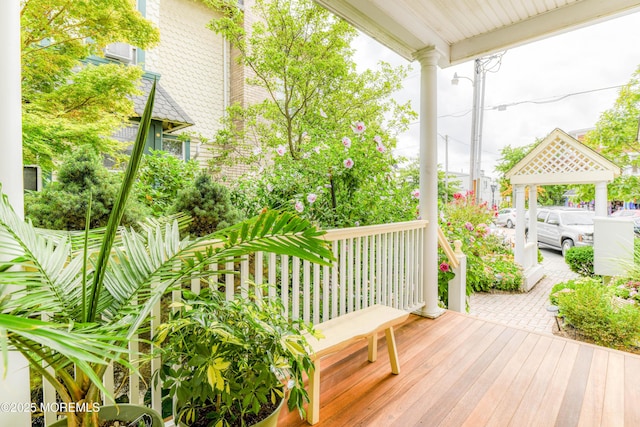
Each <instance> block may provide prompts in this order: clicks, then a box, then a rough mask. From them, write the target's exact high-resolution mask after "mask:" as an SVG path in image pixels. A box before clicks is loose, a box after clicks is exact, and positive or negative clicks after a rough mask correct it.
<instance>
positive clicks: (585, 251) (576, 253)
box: [564, 246, 595, 277]
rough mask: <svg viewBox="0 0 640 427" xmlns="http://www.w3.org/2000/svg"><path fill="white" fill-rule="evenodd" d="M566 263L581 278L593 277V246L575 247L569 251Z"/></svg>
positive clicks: (565, 259) (566, 255)
mask: <svg viewBox="0 0 640 427" xmlns="http://www.w3.org/2000/svg"><path fill="white" fill-rule="evenodd" d="M564 261H565V262H566V263H567V264H568V265H569V269H570V270H571V271H573V272H574V273H578V274H580V275H581V276H587V277H593V276H594V275H595V273H594V271H593V246H574V247H572V248H571V249H569V250H568V251H567V253H566V254H565V257H564Z"/></svg>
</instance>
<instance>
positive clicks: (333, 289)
mask: <svg viewBox="0 0 640 427" xmlns="http://www.w3.org/2000/svg"><path fill="white" fill-rule="evenodd" d="M427 225H428V221H410V222H403V223H393V224H382V225H374V226H365V227H355V228H345V229H335V230H328V231H327V233H326V234H325V235H324V238H325V240H327V241H329V242H330V245H331V248H332V251H333V255H334V257H335V259H336V261H335V262H334V263H333V265H332V266H330V267H325V266H320V265H318V264H313V263H310V262H307V261H303V260H301V259H299V258H296V257H289V256H278V255H275V254H272V253H256V254H254V255H253V256H252V257H250V259H246V260H244V261H241V262H240V263H236V265H234V263H233V262H230V263H226V264H223V265H211V266H210V270H211V276H210V277H208V282H209V283H216V284H217V285H218V287H219V288H223V289H224V291H225V292H226V296H227V298H233V297H234V295H235V294H236V293H240V294H246V293H247V292H248V286H249V285H248V284H247V283H248V282H249V281H253V282H255V283H256V284H263V283H266V284H268V285H267V288H268V295H269V296H271V297H278V298H280V299H281V301H282V302H283V304H284V306H285V309H286V311H287V313H288V314H289V315H290V316H291V317H292V318H295V319H303V320H304V321H307V322H311V323H318V322H322V321H326V320H328V319H331V318H333V317H336V316H339V315H342V314H345V313H348V312H351V311H356V310H360V309H363V308H366V307H368V306H370V305H372V304H384V305H388V306H392V307H396V308H399V309H403V310H407V311H415V310H417V309H419V308H421V307H422V306H423V305H424V286H423V278H422V272H421V268H420V267H421V265H422V258H423V256H424V244H425V230H426V227H427ZM451 253H453V252H451ZM222 270H225V272H224V273H223V272H222ZM218 271H220V273H217V272H218ZM228 271H236V272H239V274H233V273H228ZM202 283H204V282H203V281H201V280H200V279H194V280H192V282H191V284H190V288H191V290H192V291H194V292H198V291H199V290H200V288H201V286H202ZM172 297H173V299H174V300H175V299H179V298H180V297H181V295H180V292H179V291H178V292H174V294H173V296H172ZM160 322H161V310H160V305H158V306H157V307H156V308H155V310H154V311H153V313H152V320H151V330H152V331H153V330H154V329H155V328H156V326H158V324H159V323H160ZM130 352H131V354H135V353H136V352H137V343H135V342H132V343H131V349H130ZM158 368H160V360H157V359H156V360H153V361H152V362H151V372H154V371H155V370H156V369H158ZM108 375H109V377H108V378H105V384H106V385H107V387H108V388H109V389H110V391H113V390H114V389H118V382H119V381H114V379H113V370H112V369H110V370H109V371H108ZM145 384H146V385H149V384H151V382H150V381H149V379H148V378H145V380H144V382H142V381H141V379H140V378H139V377H138V374H131V375H130V376H129V378H128V384H127V385H128V387H127V395H128V401H129V402H131V403H136V404H141V403H143V401H144V396H143V394H144V389H146V388H147V386H144V385H145ZM141 385H142V386H141ZM44 399H45V403H46V402H55V395H54V393H51V392H47V393H45V396H44ZM151 406H152V407H153V408H154V409H156V410H158V411H160V410H161V386H160V384H158V385H156V386H155V387H153V388H152V390H151ZM54 417H55V414H53V413H48V414H45V425H48V424H49V423H51V422H53V420H54Z"/></svg>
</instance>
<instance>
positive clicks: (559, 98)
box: [411, 85, 626, 124]
mask: <svg viewBox="0 0 640 427" xmlns="http://www.w3.org/2000/svg"><path fill="white" fill-rule="evenodd" d="M624 86H626V85H615V86H607V87H601V88H597V89H588V90H583V91H580V92H571V93H567V94H564V95H556V96H553V97H548V98H538V99H528V100H524V101H515V102H510V103H508V104H498V105H495V106H489V107H485V108H484V109H485V111H486V110H504V109H506V108H507V107H513V106H515V105H520V104H550V103H552V102H558V101H562V100H564V99H567V98H570V97H572V96H577V95H584V94H587V93H593V92H601V91H604V90H611V89H619V88H621V87H624ZM471 111H472V110H470V109H469V110H463V111H458V112H455V113H451V114H443V115H441V116H438V118H439V119H440V118H445V117H455V118H457V117H464V116H466V115H467V114H469V113H470V112H471ZM416 123H419V122H416ZM411 124H413V122H412V123H411Z"/></svg>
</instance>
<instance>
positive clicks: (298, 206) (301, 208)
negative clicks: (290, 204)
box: [294, 202, 304, 213]
mask: <svg viewBox="0 0 640 427" xmlns="http://www.w3.org/2000/svg"><path fill="white" fill-rule="evenodd" d="M294 208H295V209H296V211H297V212H298V213H302V211H304V205H303V204H302V202H296V204H295V206H294Z"/></svg>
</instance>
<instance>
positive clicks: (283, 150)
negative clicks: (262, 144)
mask: <svg viewBox="0 0 640 427" xmlns="http://www.w3.org/2000/svg"><path fill="white" fill-rule="evenodd" d="M286 152H287V147H285V146H284V145H278V146H277V147H276V153H278V155H279V156H284V153H286Z"/></svg>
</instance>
